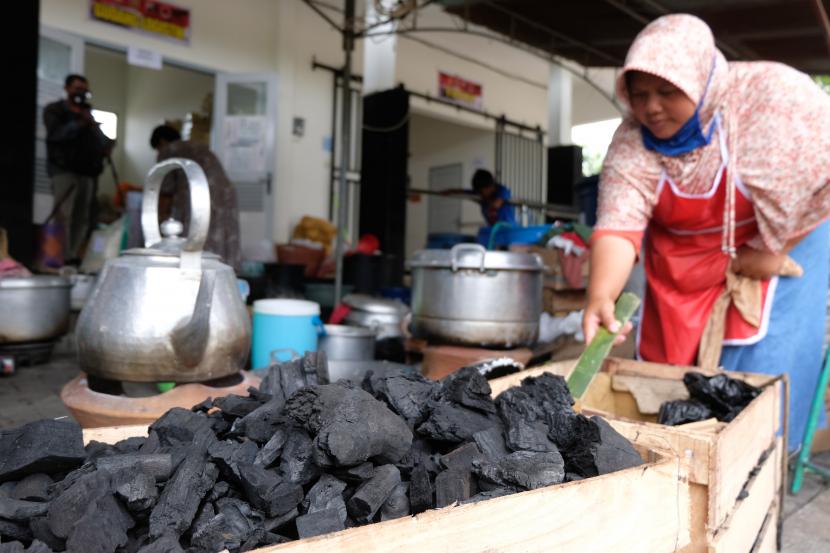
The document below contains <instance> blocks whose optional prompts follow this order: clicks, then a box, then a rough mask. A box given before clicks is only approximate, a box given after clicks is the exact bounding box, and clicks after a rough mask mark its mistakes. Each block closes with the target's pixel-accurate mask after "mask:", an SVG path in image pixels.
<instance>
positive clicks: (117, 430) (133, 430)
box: [84, 424, 147, 444]
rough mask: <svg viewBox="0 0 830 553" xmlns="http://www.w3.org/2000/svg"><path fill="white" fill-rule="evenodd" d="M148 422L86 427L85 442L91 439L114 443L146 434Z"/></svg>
mask: <svg viewBox="0 0 830 553" xmlns="http://www.w3.org/2000/svg"><path fill="white" fill-rule="evenodd" d="M146 435H147V425H146V424H133V425H127V426H100V427H98V428H84V443H85V444H86V443H89V442H91V441H93V440H94V441H96V442H103V443H105V444H114V443H116V442H120V441H121V440H123V439H125V438H132V437H134V436H146Z"/></svg>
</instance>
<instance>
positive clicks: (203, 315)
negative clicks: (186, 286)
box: [170, 272, 215, 368]
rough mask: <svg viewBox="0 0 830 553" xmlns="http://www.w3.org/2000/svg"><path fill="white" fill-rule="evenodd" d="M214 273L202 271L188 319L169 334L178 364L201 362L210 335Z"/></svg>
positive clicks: (193, 364) (187, 366) (185, 364)
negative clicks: (194, 301)
mask: <svg viewBox="0 0 830 553" xmlns="http://www.w3.org/2000/svg"><path fill="white" fill-rule="evenodd" d="M214 284H215V275H214V274H213V273H212V272H203V273H202V278H201V279H200V281H199V291H198V293H197V294H196V305H195V306H194V307H193V314H192V315H191V316H190V319H188V320H182V321H181V322H179V324H178V325H176V327H175V328H174V329H173V332H172V333H171V334H170V342H171V343H172V344H173V351H174V352H175V354H176V359H177V360H178V362H179V364H180V366H183V367H186V368H193V367H195V366H196V365H198V364H199V362H201V360H202V357H204V354H205V348H206V347H207V342H208V337H209V336H210V308H211V305H212V303H213V288H214Z"/></svg>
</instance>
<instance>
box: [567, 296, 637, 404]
mask: <svg viewBox="0 0 830 553" xmlns="http://www.w3.org/2000/svg"><path fill="white" fill-rule="evenodd" d="M638 307H640V298H638V297H637V296H636V295H634V294H632V293H630V292H623V293H622V295H620V297H619V299H618V300H617V303H616V305H614V317H615V318H616V319H617V321H618V322H619V323H620V328H621V329H622V327H623V326H624V325H625V323H627V322H628V319H630V318H631V316H632V315H634V313H635V312H636V311H637V308H638ZM618 334H619V332H611V331H609V330H608V329H607V328H605V327H604V326H602V327H600V328H599V330H597V334H596V336H594V339H593V340H591V343H590V344H588V347H587V348H585V351H583V352H582V355H580V356H579V360H578V361H577V362H576V367H574V370H573V372H572V373H571V375H570V376H569V377H568V388H570V390H571V395H572V396H573V397H574V399H579V398H581V397H582V395H583V394H584V393H585V390H587V389H588V386H590V385H591V381H592V380H593V379H594V377H595V376H596V375H597V373H598V372H599V369H600V367H602V362H603V361H605V358H606V357H608V354H609V353H611V348H612V347H613V345H614V339H615V338H616V337H617V335H618Z"/></svg>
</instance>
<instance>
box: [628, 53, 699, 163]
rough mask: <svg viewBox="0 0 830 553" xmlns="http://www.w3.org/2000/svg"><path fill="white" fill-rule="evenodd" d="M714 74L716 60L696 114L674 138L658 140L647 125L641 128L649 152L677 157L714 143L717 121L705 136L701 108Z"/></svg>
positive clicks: (644, 143)
mask: <svg viewBox="0 0 830 553" xmlns="http://www.w3.org/2000/svg"><path fill="white" fill-rule="evenodd" d="M714 72H715V60H712V69H711V70H710V71H709V79H708V80H707V81H706V88H705V89H704V90H703V96H702V97H701V98H700V102H698V104H697V107H696V108H695V112H694V114H693V115H692V116H691V117H690V118H689V119H688V120H687V121H686V122H685V123H683V126H682V127H680V129H678V131H677V132H676V133H674V134H673V135H672V136H670V137H669V138H657V137H656V136H654V134H653V133H652V132H651V131H650V130H648V128H646V126H645V125H642V126H641V133H642V135H643V145H644V146H645V147H646V149H647V150H651V151H652V152H657V153H658V154H662V155H664V156H671V157H677V156H679V155H683V154H685V153H688V152H691V151H692V150H696V149H697V148H700V147H701V146H706V145H708V144H709V142H711V141H712V133H713V131H714V130H715V119H714V118H713V119H712V122H711V123H710V124H709V130H708V131H706V134H704V133H703V129H702V128H701V125H700V108H701V106H702V105H703V100H704V99H705V98H706V93H707V92H708V91H709V83H711V82H712V74H713V73H714Z"/></svg>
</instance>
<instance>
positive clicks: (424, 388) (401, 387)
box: [365, 374, 441, 428]
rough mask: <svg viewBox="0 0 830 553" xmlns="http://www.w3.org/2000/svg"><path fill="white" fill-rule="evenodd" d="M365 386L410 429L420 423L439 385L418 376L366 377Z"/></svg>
mask: <svg viewBox="0 0 830 553" xmlns="http://www.w3.org/2000/svg"><path fill="white" fill-rule="evenodd" d="M365 385H368V387H369V388H370V389H371V393H372V394H373V395H374V396H375V397H376V398H378V399H380V400H382V401H385V402H386V403H387V404H388V405H389V406H390V407H391V408H392V410H393V411H394V412H396V413H397V414H399V415H400V416H402V417H403V418H404V419H405V420H406V422H407V423H408V424H409V425H410V428H411V427H413V426H414V425H415V424H417V423H418V422H420V420H421V418H422V417H423V415H424V413H425V410H426V404H427V401H429V399H430V398H431V397H432V396H433V395H435V394H436V393H437V392H438V390H440V388H441V385H440V384H439V383H437V382H435V381H433V380H429V379H427V378H425V377H423V376H421V375H420V374H392V375H388V376H377V375H374V374H369V375H367V378H366V382H365Z"/></svg>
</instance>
